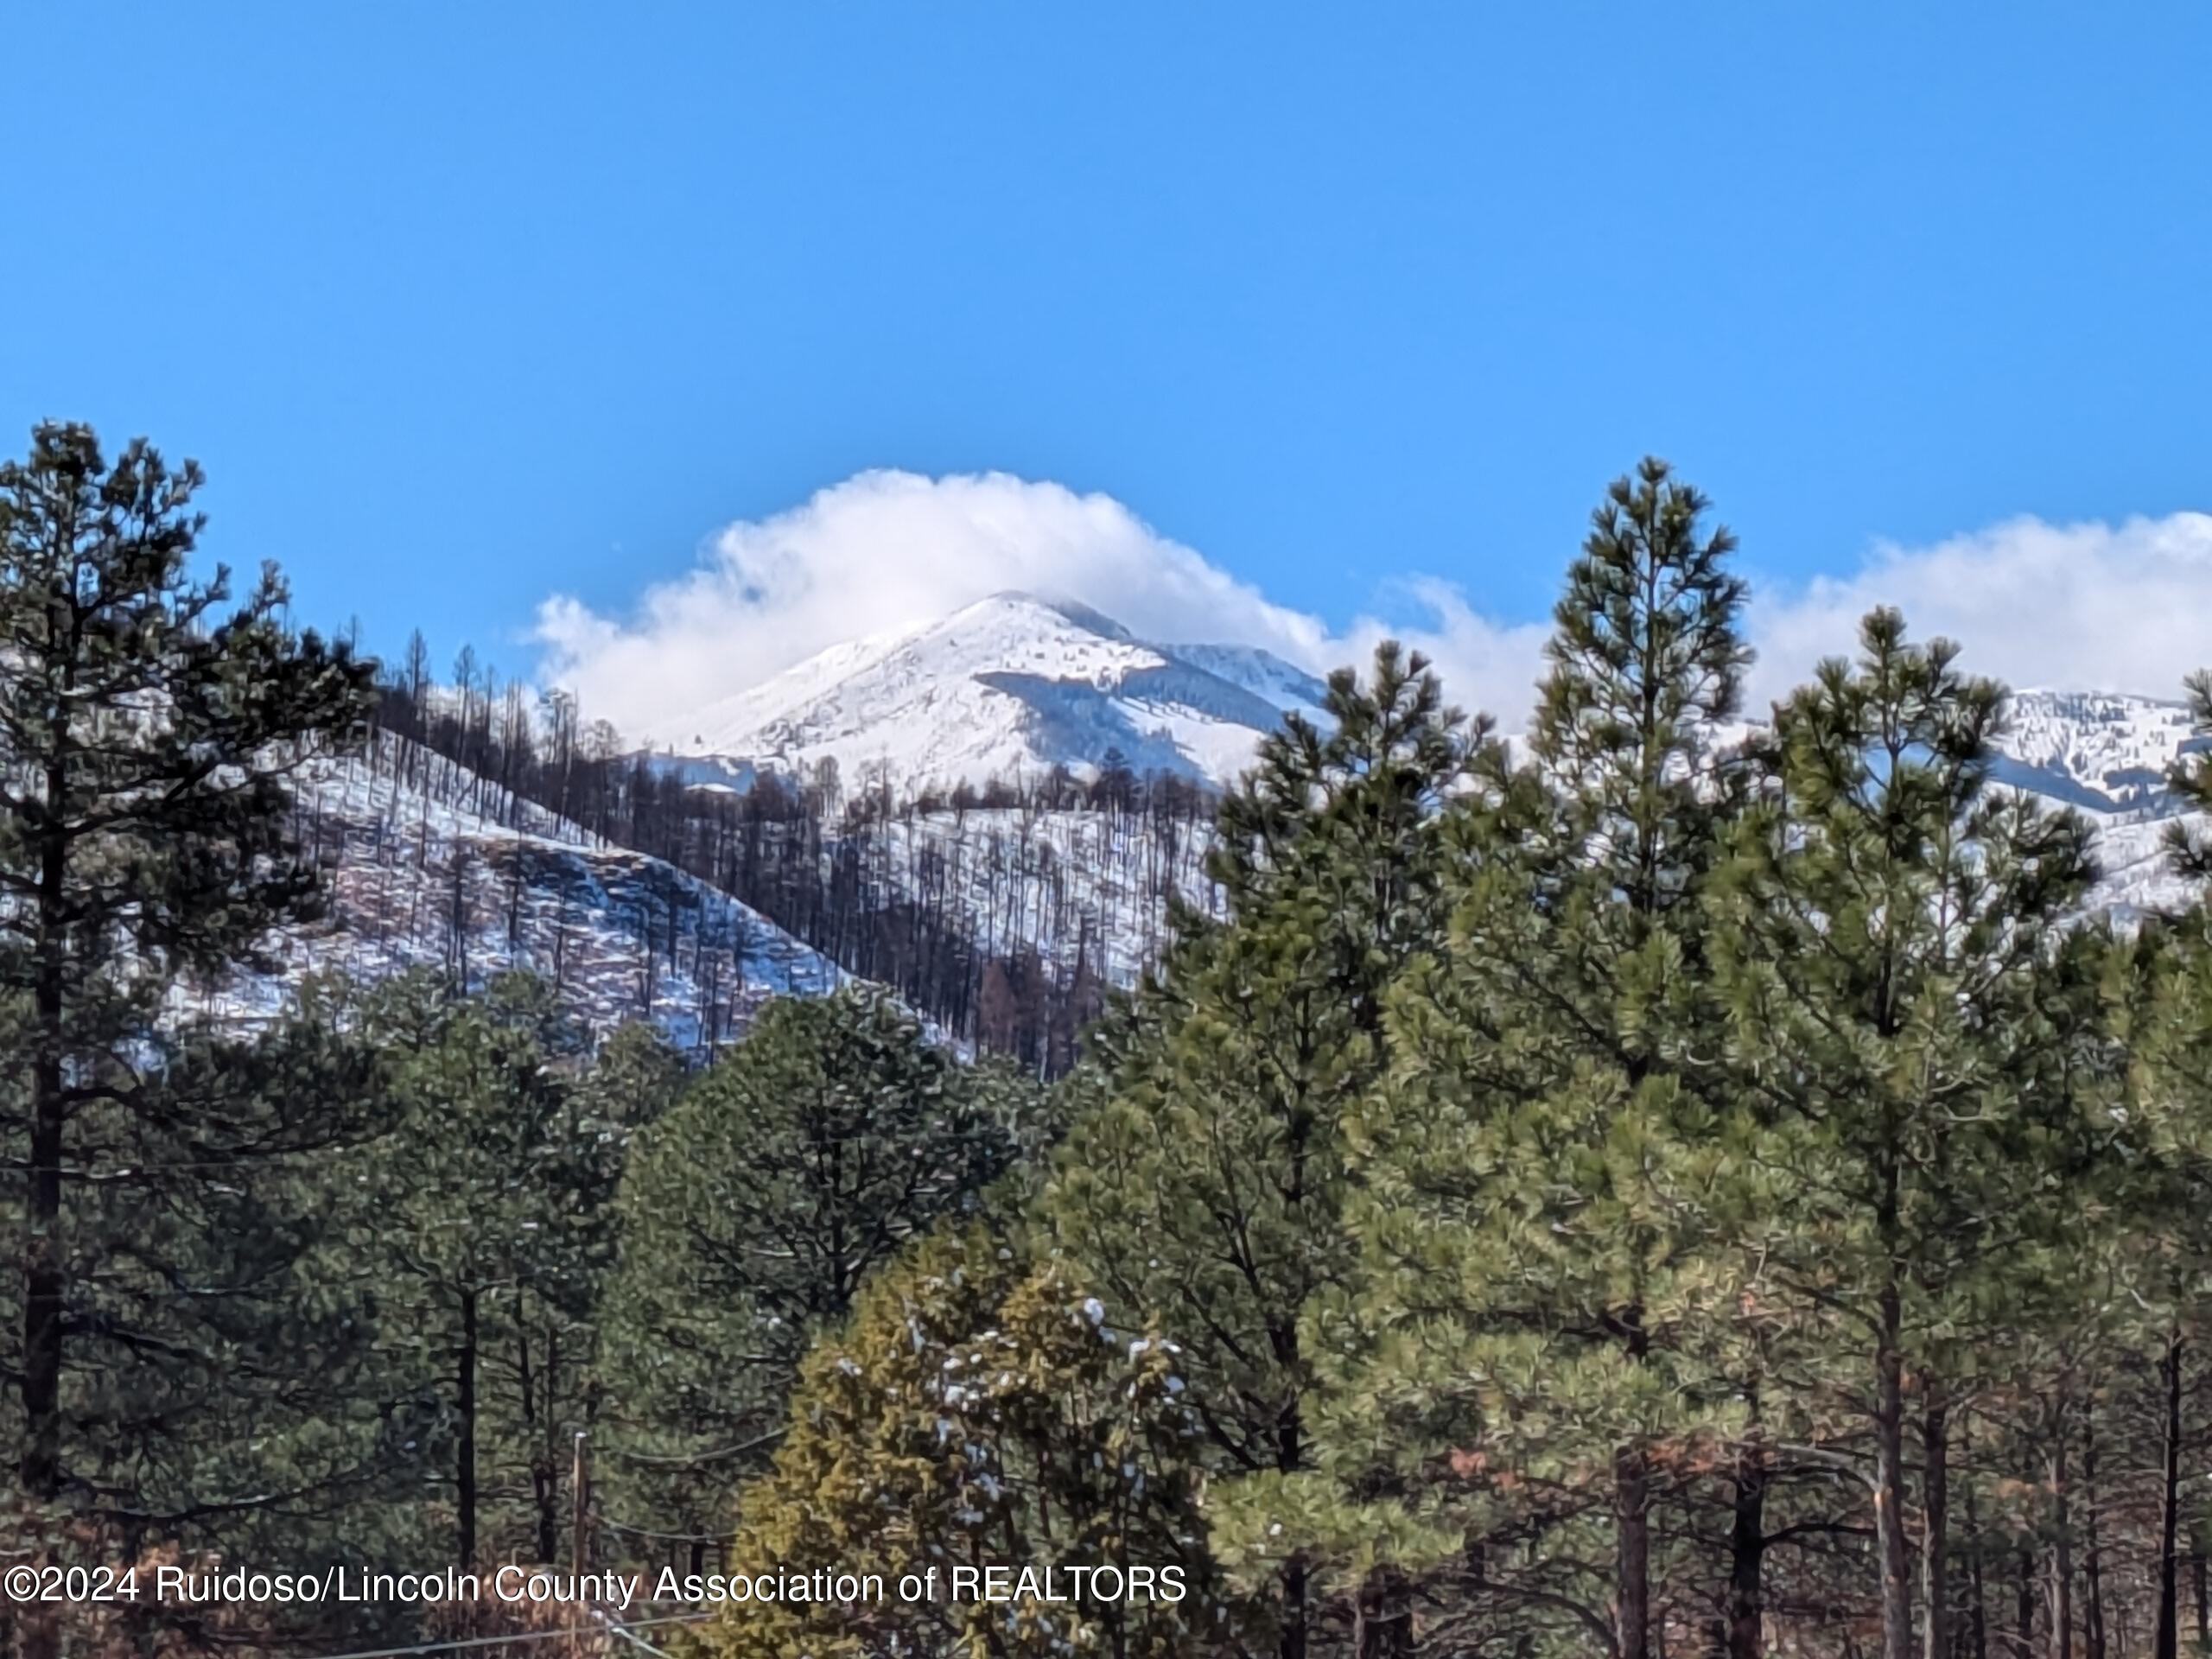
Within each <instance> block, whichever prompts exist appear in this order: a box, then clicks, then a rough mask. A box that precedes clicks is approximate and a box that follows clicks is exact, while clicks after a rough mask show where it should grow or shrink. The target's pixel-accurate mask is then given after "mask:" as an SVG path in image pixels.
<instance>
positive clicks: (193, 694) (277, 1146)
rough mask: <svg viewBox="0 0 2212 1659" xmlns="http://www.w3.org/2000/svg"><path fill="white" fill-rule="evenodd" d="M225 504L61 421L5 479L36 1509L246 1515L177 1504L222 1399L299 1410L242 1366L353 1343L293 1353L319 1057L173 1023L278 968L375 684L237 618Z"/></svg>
mask: <svg viewBox="0 0 2212 1659" xmlns="http://www.w3.org/2000/svg"><path fill="white" fill-rule="evenodd" d="M199 486H200V471H199V469H198V468H197V467H195V466H194V465H192V464H191V463H189V462H188V463H186V464H185V465H184V466H182V467H178V468H175V469H172V468H171V467H168V465H167V464H166V463H165V462H164V461H162V457H161V456H160V454H158V453H157V452H156V451H155V450H154V449H153V448H150V447H149V446H148V445H146V444H145V443H143V442H135V443H132V444H130V446H128V447H127V448H124V450H123V451H122V452H121V453H120V454H117V455H115V456H113V457H112V458H111V457H109V456H108V455H107V454H105V453H104V452H103V450H102V449H101V448H100V445H99V442H98V441H97V440H96V439H95V438H94V437H93V435H92V433H91V431H90V430H89V429H86V428H84V427H81V426H73V425H62V424H58V423H48V424H45V425H41V426H40V427H39V428H37V429H35V431H34V432H33V434H32V436H31V448H30V451H29V454H28V455H27V456H26V457H25V458H24V459H23V460H22V461H7V462H5V463H0V777H4V780H5V781H4V786H3V787H0V891H4V894H5V901H4V903H0V1009H4V1015H0V1020H4V1025H5V1027H6V1028H7V1030H8V1033H9V1036H10V1049H11V1061H12V1063H11V1065H10V1066H9V1067H8V1068H7V1069H8V1070H9V1071H10V1072H12V1073H14V1074H15V1075H14V1077H13V1078H12V1080H11V1083H10V1086H9V1088H8V1090H7V1091H6V1093H5V1096H4V1100H5V1106H6V1116H5V1119H4V1131H5V1134H6V1135H7V1136H8V1139H9V1147H10V1156H9V1164H10V1167H9V1169H8V1170H7V1172H6V1174H5V1179H6V1181H7V1183H8V1184H9V1187H10V1191H9V1192H7V1193H6V1194H5V1195H4V1196H3V1197H0V1205H3V1206H4V1208H5V1211H6V1212H7V1214H8V1217H9V1219H10V1221H11V1222H13V1223H14V1224H15V1226H16V1238H17V1240H18V1247H17V1248H18V1259H19V1260H20V1261H21V1262H22V1267H23V1271H22V1301H21V1304H20V1312H21V1315H22V1317H21V1318H19V1319H10V1320H8V1321H6V1322H5V1324H4V1327H0V1328H4V1329H5V1331H6V1332H7V1334H6V1336H5V1337H4V1338H0V1374H4V1376H6V1377H7V1379H8V1383H9V1393H10V1396H11V1398H10V1403H9V1408H8V1410H7V1413H6V1419H5V1421H6V1422H7V1426H8V1427H9V1429H10V1432H11V1434H12V1449H13V1452H14V1453H15V1461H16V1469H17V1477H18V1479H19V1481H20V1483H21V1486H22V1491H23V1492H24V1493H25V1494H26V1495H28V1496H29V1497H30V1498H32V1499H34V1500H35V1501H38V1502H41V1503H54V1502H63V1503H66V1504H67V1507H68V1508H70V1509H72V1510H83V1509H87V1508H89V1509H91V1510H95V1511H97V1512H99V1513H102V1514H105V1515H107V1516H112V1517H115V1518H117V1519H118V1520H123V1521H126V1522H130V1523H131V1524H137V1523H140V1522H146V1523H151V1524H165V1523H168V1522H170V1521H171V1519H172V1517H173V1516H174V1514H175V1512H176V1510H178V1509H180V1508H181V1510H183V1511H184V1512H187V1513H189V1512H191V1511H192V1510H194V1509H195V1508H199V1507H201V1506H204V1505H206V1504H207V1503H212V1502H215V1501H218V1494H220V1501H221V1502H222V1503H226V1504H229V1505H239V1504H243V1505H245V1506H247V1507H252V1506H253V1505H254V1504H255V1503H257V1499H256V1497H254V1496H253V1494H254V1493H255V1492H256V1491H257V1490H258V1489H257V1486H256V1485H255V1484H254V1483H253V1482H252V1480H251V1477H250V1476H249V1475H248V1473H247V1466H248V1465H251V1461H252V1456H251V1455H248V1456H246V1457H245V1459H243V1461H242V1465H241V1466H240V1467H239V1468H238V1469H237V1470H236V1471H234V1476H235V1478H234V1480H226V1481H222V1482H213V1481H211V1482H209V1483H207V1484H204V1485H203V1484H200V1483H199V1482H197V1481H192V1482H190V1483H189V1484H190V1490H191V1492H192V1496H189V1497H188V1496H186V1495H185V1493H184V1492H183V1491H181V1490H180V1484H181V1483H184V1482H186V1481H187V1480H188V1477H187V1476H186V1475H185V1473H184V1471H185V1469H186V1468H187V1466H188V1465H192V1464H194V1463H196V1462H197V1461H198V1460H199V1459H200V1455H201V1454H202V1453H203V1452H210V1451H212V1446H211V1445H210V1442H209V1441H208V1440H207V1439H206V1438H205V1437H207V1435H208V1434H209V1433H211V1431H214V1430H216V1429H217V1427H218V1425H219V1423H220V1421H221V1419H222V1418H223V1417H224V1416H225V1415H226V1414H225V1413H224V1412H223V1410H222V1409H221V1408H220V1402H219V1401H218V1400H216V1399H215V1398H213V1397H212V1396H213V1393H214V1391H215V1390H217V1389H218V1388H219V1387H220V1388H225V1389H228V1388H233V1387H234V1388H235V1389H236V1402H237V1411H238V1416H237V1418H236V1419H234V1420H233V1423H232V1424H226V1425H223V1426H222V1432H223V1433H228V1432H230V1430H231V1428H232V1427H234V1426H235V1427H241V1428H243V1426H244V1425H245V1423H246V1422H248V1421H251V1417H252V1415H253V1414H254V1413H256V1412H257V1411H259V1410H261V1409H263V1408H264V1406H266V1407H267V1408H269V1409H271V1410H278V1411H281V1410H283V1407H281V1406H279V1405H277V1404H275V1403H274V1402H272V1401H271V1399H270V1396H277V1397H279V1398H281V1397H282V1396H284V1395H287V1394H288V1393H289V1394H292V1395H293V1398H292V1399H291V1401H290V1402H289V1403H290V1409H291V1410H292V1411H293V1412H295V1413H296V1412H297V1411H299V1410H300V1409H301V1403H300V1402H299V1400H298V1398H297V1395H296V1391H295V1390H292V1389H289V1379H288V1378H285V1377H283V1376H270V1375H268V1374H267V1373H265V1372H264V1370H262V1368H259V1367H255V1366H246V1365H241V1364H239V1363H238V1356H239V1354H240V1353H241V1352H242V1351H264V1349H266V1350H268V1351H272V1352H279V1353H281V1352H284V1351H287V1349H288V1347H289V1344H290V1343H291V1342H292V1341H293V1339H294V1338H295V1337H296V1338H297V1340H298V1343H299V1346H298V1348H297V1349H296V1352H297V1353H298V1354H299V1355H300V1356H302V1357H303V1358H304V1357H307V1356H310V1355H317V1354H328V1352H329V1350H328V1346H327V1344H329V1343H331V1342H332V1341H334V1340H338V1338H334V1337H333V1336H332V1335H331V1334H330V1332H327V1330H324V1331H318V1330H316V1329H315V1320H314V1317H313V1316H312V1315H309V1316H308V1317H307V1318H305V1319H302V1322H301V1324H300V1325H299V1328H298V1329H297V1331H296V1332H294V1331H290V1330H288V1329H287V1325H288V1321H287V1319H285V1318H284V1317H283V1308H284V1306H286V1299H285V1298H284V1297H283V1295H281V1294H278V1293H277V1290H276V1288H275V1287H277V1285H279V1284H281V1283H282V1282H283V1281H284V1279H285V1277H286V1275H288V1274H290V1273H291V1272H292V1271H293V1269H294V1267H295V1265H296V1261H297V1258H298V1256H299V1255H300V1254H301V1252H302V1250H303V1249H304V1244H303V1243H302V1230H303V1226H302V1223H303V1217H302V1213H301V1209H300V1205H301V1189H300V1188H299V1187H297V1186H296V1185H293V1184H292V1183H291V1181H290V1180H289V1178H288V1177H287V1176H285V1175H283V1174H282V1173H278V1172H277V1170H276V1169H275V1168H274V1167H273V1166H274V1165H275V1164H276V1163H278V1162H281V1161H283V1160H286V1159H287V1158H288V1157H289V1154H292V1153H293V1152H295V1151H296V1150H297V1149H299V1148H300V1147H302V1146H311V1145H314V1144H316V1143H317V1142H318V1141H320V1140H321V1138H322V1137H323V1136H324V1135H329V1136H331V1137H332V1138H337V1137H339V1136H340V1135H342V1134H343V1133H344V1128H343V1126H342V1125H340V1124H338V1123H336V1122H333V1123H330V1124H327V1125H320V1126H319V1125H315V1124H311V1123H309V1122H305V1121H304V1114H302V1112H301V1110H300V1103H299V1102H298V1101H296V1100H293V1099H290V1098H288V1097H285V1096H284V1094H283V1088H284V1084H283V1081H281V1080H278V1079H277V1078H274V1077H268V1076H266V1075H264V1077H258V1078H257V1077H255V1076H254V1069H255V1067H256V1066H263V1065H265V1066H267V1067H270V1068H274V1069H275V1070H276V1071H279V1072H281V1071H283V1070H285V1069H286V1068H288V1067H296V1066H306V1065H314V1064H320V1063H321V1059H320V1057H314V1056H311V1055H309V1054H308V1053H305V1052H302V1047H311V1046H312V1045H311V1044H309V1043H308V1042H307V1039H304V1038H300V1039H297V1040H298V1042H299V1044H300V1045H302V1046H295V1047H290V1048H288V1044H289V1043H291V1042H292V1041H293V1040H294V1039H291V1038H282V1039H276V1040H274V1041H272V1043H271V1044H270V1045H269V1046H267V1047H266V1049H265V1050H264V1052H262V1053H261V1054H260V1055H258V1056H257V1057H255V1059H254V1065H247V1064H246V1063H245V1059H244V1058H243V1057H241V1056H240V1054H239V1053H238V1051H237V1050H236V1049H235V1048H231V1047H226V1046H225V1045H224V1044H223V1043H222V1042H221V1041H220V1040H219V1039H215V1038H212V1037H207V1036H205V1035H202V1034H200V1033H190V1032H186V1031H181V1030H179V1029H177V1028H176V1027H175V1026H174V1025H172V1024H170V1023H168V1022H165V1021H164V1020H162V1018H161V1014H162V1010H163V1008H164V1007H165V1004H166V1001H167V999H168V996H169V995H170V993H171V991H172V989H173V988H175V987H177V986H178V985H179V984H180V982H182V981H184V980H185V979H186V978H187V977H188V976H197V975H209V974H218V973H221V972H225V971H227V970H229V969H232V968H235V967H238V966H240V965H248V966H251V965H253V964H255V963H257V962H258V961H259V960H260V946H261V944H262V942H263V941H264V938H266V936H267V935H268V933H269V931H270V929H271V928H272V927H274V926H276V925H279V924H283V923H287V922H296V921H298V920H301V919H302V918H306V917H308V916H310V915H312V913H313V912H314V910H315V904H316V900H317V881H316V876H315V871H314V869H313V868H311V867H310V865H309V863H308V861H307V860H306V859H305V858H304V857H302V855H301V852H300V850H299V849H298V848H296V846H295V845H294V843H293V841H292V838H291V820H290V815H289V801H290V794H289V788H288V781H287V780H288V778H289V775H290V773H291V772H293V770H294V769H295V768H296V767H297V766H299V765H301V764H302V762H303V761H305V760H308V759H309V758H311V757H314V756H315V755H318V754H321V753H331V752H334V751H338V750H341V749H343V748H344V747H346V746H347V745H348V744H350V743H352V742H353V741H355V740H356V739H357V738H358V737H359V734H360V732H361V730H362V722H363V721H364V719H365V715H366V714H367V712H368V708H369V696H370V678H369V676H370V668H369V665H368V664H363V663H359V662H356V661H355V660H353V657H352V655H351V653H350V652H348V651H347V650H346V648H345V647H343V646H341V645H330V644H327V643H326V642H325V641H324V640H322V639H320V638H318V637H317V636H316V635H315V634H314V633H312V632H308V633H296V632H294V631H293V630H292V629H291V628H290V627H289V626H288V625H287V623H286V621H285V618H284V607H285V604H286V594H285V590H284V588H283V584H282V582H280V581H279V580H278V579H277V575H276V573H275V571H274V570H273V569H264V571H263V573H262V575H261V577H260V579H259V580H258V581H257V582H255V583H254V584H253V585H252V586H251V588H249V589H248V590H247V591H246V593H245V596H244V598H243V599H241V600H238V601H236V602H235V603H234V602H233V601H232V595H231V588H230V585H229V581H228V578H227V575H226V573H224V572H222V571H217V572H216V574H215V575H213V578H212V579H211V580H207V581H202V580H200V579H198V578H197V577H195V576H194V575H193V574H192V573H191V571H190V569H188V563H189V561H190V559H191V556H192V554H193V552H194V546H195V543H196V541H197V538H198V535H199V532H200V528H201V521H200V518H199V516H198V515H197V514H196V513H195V512H194V510H193V505H192V503H193V499H194V494H195V493H196V492H197V490H198V488H199ZM338 1064H340V1065H341V1067H342V1065H343V1064H344V1063H343V1062H342V1061H341V1062H338ZM233 1072H235V1073H236V1075H235V1076H233V1075H232V1074H233ZM312 1097H313V1096H308V1098H312ZM126 1195H129V1197H130V1198H135V1200H136V1204H135V1205H132V1204H130V1203H126ZM134 1211H135V1213H137V1214H140V1215H144V1216H147V1217H149V1218H150V1219H149V1222H148V1223H147V1224H144V1225H126V1224H124V1217H125V1216H126V1215H128V1214H130V1213H134ZM239 1228H245V1229H247V1230H248V1232H247V1235H246V1239H247V1242H245V1243H240V1242H239V1241H238V1238H237V1235H236V1231H235V1230H237V1229H239ZM340 1322H341V1324H342V1320H341V1321H340ZM336 1363H340V1364H341V1365H342V1364H343V1363H346V1362H345V1361H342V1360H340V1361H337V1362H336ZM279 1369H280V1370H281V1369H282V1368H279ZM242 1438H243V1439H244V1440H247V1441H249V1442H253V1441H254V1436H253V1435H252V1433H251V1429H245V1430H244V1432H243V1434H242ZM302 1456H303V1458H304V1459H305V1461H306V1465H313V1464H314V1463H315V1461H316V1454H315V1453H313V1452H303V1453H302ZM345 1461H346V1459H345V1458H344V1457H343V1455H340V1456H338V1457H337V1459H336V1462H337V1463H339V1464H343V1463H344V1462H345ZM203 1466H204V1465H203ZM296 1472H297V1473H298V1474H299V1476H300V1477H301V1479H302V1481H303V1482H308V1481H311V1480H312V1478H313V1471H312V1468H311V1466H303V1467H302V1469H301V1470H299V1471H296Z"/></svg>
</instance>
